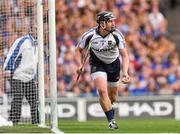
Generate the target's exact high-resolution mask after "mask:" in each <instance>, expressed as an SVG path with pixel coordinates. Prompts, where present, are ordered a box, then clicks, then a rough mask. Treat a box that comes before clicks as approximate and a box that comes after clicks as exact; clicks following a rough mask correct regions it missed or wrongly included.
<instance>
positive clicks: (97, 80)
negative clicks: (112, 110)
mask: <svg viewBox="0 0 180 134" xmlns="http://www.w3.org/2000/svg"><path fill="white" fill-rule="evenodd" d="M91 78H92V80H93V81H94V84H95V86H96V88H97V90H98V91H99V93H101V92H106V93H107V74H106V72H105V71H104V69H103V68H102V67H100V66H94V65H91Z"/></svg>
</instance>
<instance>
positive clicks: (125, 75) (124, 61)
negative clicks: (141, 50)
mask: <svg viewBox="0 0 180 134" xmlns="http://www.w3.org/2000/svg"><path fill="white" fill-rule="evenodd" d="M119 52H120V54H121V56H122V73H123V74H122V80H121V81H122V82H123V83H124V84H127V83H129V82H130V77H129V75H128V67H129V56H128V51H127V48H123V49H119Z"/></svg>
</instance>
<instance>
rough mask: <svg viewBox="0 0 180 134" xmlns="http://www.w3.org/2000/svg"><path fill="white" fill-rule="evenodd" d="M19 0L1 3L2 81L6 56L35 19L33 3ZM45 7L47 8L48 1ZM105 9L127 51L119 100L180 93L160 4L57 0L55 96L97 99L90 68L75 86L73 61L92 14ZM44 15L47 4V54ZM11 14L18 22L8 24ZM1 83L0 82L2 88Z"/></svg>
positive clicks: (156, 0) (179, 65)
mask: <svg viewBox="0 0 180 134" xmlns="http://www.w3.org/2000/svg"><path fill="white" fill-rule="evenodd" d="M22 1H23V0H8V1H5V2H4V3H5V4H3V2H2V1H0V3H1V2H2V3H1V4H0V5H1V6H0V58H1V59H0V77H2V76H3V72H2V64H3V61H4V59H3V58H4V57H3V56H4V55H5V54H6V53H7V52H6V51H7V50H8V48H9V47H10V45H11V44H12V42H13V41H14V40H15V39H16V38H17V37H18V36H19V35H23V34H25V33H27V31H28V30H29V29H27V25H30V24H27V23H33V22H32V20H35V18H32V13H33V12H36V11H35V10H32V8H33V7H34V6H35V5H34V2H32V1H31V2H28V1H29V0H27V1H26V2H22ZM44 4H47V2H46V0H45V2H44ZM22 7H24V8H22ZM20 10H23V11H21V12H20ZM103 10H108V11H112V12H113V13H114V14H115V16H116V18H117V19H116V20H115V23H116V28H117V29H119V30H120V31H121V32H122V33H123V35H124V36H125V39H126V42H127V47H128V48H129V55H130V68H129V73H130V76H131V83H130V84H128V85H124V84H122V83H121V82H120V83H119V95H120V96H128V95H130V96H139V95H172V94H175V95H178V94H180V62H179V55H178V52H177V51H176V47H175V44H174V43H173V42H172V41H171V40H170V39H169V34H168V31H167V26H168V20H167V18H166V9H165V6H164V3H163V0H56V35H57V90H58V96H68V97H72V96H73V97H74V96H80V97H92V96H97V95H98V92H97V89H96V88H95V86H94V83H93V82H92V81H91V77H90V66H89V64H88V63H87V64H86V65H85V70H84V72H83V74H82V76H81V77H80V80H79V83H76V76H77V75H76V69H77V67H78V66H77V61H78V58H79V57H76V56H75V47H76V45H77V43H78V40H79V38H80V36H81V35H82V34H83V33H84V32H85V31H87V30H88V29H90V28H93V27H96V25H97V24H96V14H97V13H98V12H100V11H103ZM47 11H48V10H47V5H46V8H45V9H44V23H45V27H44V28H45V38H46V39H45V51H46V49H48V41H47V39H48V36H47V33H48V30H47V29H48V28H47ZM4 12H5V13H4ZM5 15H6V16H5ZM11 15H13V16H16V17H14V18H16V19H7V18H8V16H11ZM2 22H3V23H2ZM22 22H23V23H22ZM24 29H26V30H24ZM12 35H13V36H12ZM7 38H8V39H7ZM46 57H47V58H46V61H47V62H45V63H46V65H45V69H46V74H48V72H49V70H48V67H49V66H48V60H47V59H48V52H47V53H46ZM1 74H2V75H1ZM45 80H46V83H45V84H46V86H45V87H46V96H49V94H50V92H49V88H48V87H49V76H48V75H46V77H45ZM4 83H5V82H4V81H3V80H2V79H1V80H0V88H1V89H2V88H3V87H4V85H3V84H4ZM1 92H2V90H0V94H1Z"/></svg>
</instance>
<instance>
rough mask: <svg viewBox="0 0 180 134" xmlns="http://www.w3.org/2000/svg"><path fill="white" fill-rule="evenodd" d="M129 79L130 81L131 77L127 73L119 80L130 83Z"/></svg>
mask: <svg viewBox="0 0 180 134" xmlns="http://www.w3.org/2000/svg"><path fill="white" fill-rule="evenodd" d="M130 81H131V79H130V77H129V75H128V74H126V75H123V76H122V79H121V82H122V83H123V84H128V83H130Z"/></svg>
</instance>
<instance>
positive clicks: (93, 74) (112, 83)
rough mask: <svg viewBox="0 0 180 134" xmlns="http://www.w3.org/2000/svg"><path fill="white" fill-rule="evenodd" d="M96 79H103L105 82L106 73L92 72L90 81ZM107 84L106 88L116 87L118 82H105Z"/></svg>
mask: <svg viewBox="0 0 180 134" xmlns="http://www.w3.org/2000/svg"><path fill="white" fill-rule="evenodd" d="M98 77H101V78H105V79H106V80H107V73H106V72H102V71H98V72H94V73H92V74H91V78H92V80H95V79H96V78H98ZM107 84H108V87H118V86H119V81H116V82H110V81H107Z"/></svg>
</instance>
